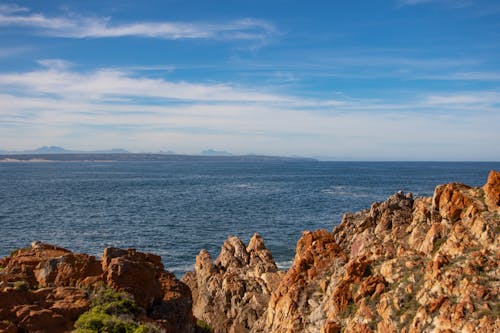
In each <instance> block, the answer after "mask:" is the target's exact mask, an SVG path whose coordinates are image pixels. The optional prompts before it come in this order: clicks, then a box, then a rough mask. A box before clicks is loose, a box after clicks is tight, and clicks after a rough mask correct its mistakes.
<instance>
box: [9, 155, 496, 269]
mask: <svg viewBox="0 0 500 333" xmlns="http://www.w3.org/2000/svg"><path fill="white" fill-rule="evenodd" d="M492 169H496V170H499V169H500V163H494V162H492V163H472V162H464V163H459V162H317V161H238V160H235V161H231V160H230V159H229V160H228V159H224V160H219V159H217V158H213V159H207V160H201V161H142V162H139V161H119V162H41V163H33V162H30V163H0V257H3V256H6V255H8V254H9V253H10V251H12V250H14V249H17V248H20V247H25V246H29V244H30V243H31V242H32V241H34V240H40V241H43V242H48V243H52V244H56V245H59V246H62V247H65V248H68V249H70V250H72V251H76V252H84V253H88V254H92V255H96V256H99V255H100V254H101V253H102V250H103V249H104V248H105V247H109V246H115V247H121V248H136V249H137V250H139V251H144V252H153V253H155V254H158V255H160V256H161V257H162V260H163V263H164V265H165V267H166V269H168V270H170V271H172V272H173V273H175V274H176V275H177V276H179V277H180V276H182V274H184V273H185V272H186V271H188V270H191V269H192V267H193V264H194V262H195V257H196V255H197V254H198V252H199V251H200V249H207V250H208V251H209V252H210V253H211V254H212V256H213V258H214V259H215V258H216V257H217V255H218V253H219V250H220V247H221V245H222V243H223V242H224V240H225V239H226V238H227V237H228V236H230V235H236V236H239V237H240V238H241V239H242V240H243V241H244V242H245V243H247V242H248V240H249V239H250V237H251V236H252V235H253V233H255V232H258V233H260V234H261V235H262V236H263V237H264V240H265V243H266V246H267V247H268V248H269V249H270V250H271V251H272V253H273V256H274V258H275V260H276V262H277V263H278V265H279V266H280V267H281V268H286V267H287V266H289V265H290V263H291V261H292V259H293V255H294V252H295V244H296V242H297V240H298V239H299V238H300V235H301V233H302V231H303V230H314V229H320V228H323V229H327V230H332V229H333V227H334V226H335V225H337V224H338V223H339V222H340V220H341V218H342V215H343V214H344V213H345V212H354V211H358V210H360V209H364V208H369V207H370V205H371V203H372V202H374V201H382V200H385V199H386V198H387V197H388V196H389V195H391V194H393V193H395V192H397V191H399V190H403V191H404V192H412V193H413V194H414V195H416V196H430V195H432V193H433V191H434V188H435V186H436V185H438V184H442V183H447V182H462V183H466V184H468V185H472V186H480V185H483V184H484V183H485V182H486V179H487V176H488V172H489V170H492Z"/></svg>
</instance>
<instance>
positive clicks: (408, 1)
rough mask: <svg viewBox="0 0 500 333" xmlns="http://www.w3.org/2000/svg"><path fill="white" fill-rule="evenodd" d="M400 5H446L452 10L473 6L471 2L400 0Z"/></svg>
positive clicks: (466, 0)
mask: <svg viewBox="0 0 500 333" xmlns="http://www.w3.org/2000/svg"><path fill="white" fill-rule="evenodd" d="M398 2H399V4H400V5H403V6H415V5H421V4H427V3H435V4H442V5H446V6H447V7H451V8H463V7H469V6H471V5H473V2H472V1H471V0H399V1H398Z"/></svg>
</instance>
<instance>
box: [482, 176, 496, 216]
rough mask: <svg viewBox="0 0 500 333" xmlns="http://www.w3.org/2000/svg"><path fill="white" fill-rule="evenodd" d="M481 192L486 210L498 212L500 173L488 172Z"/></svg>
mask: <svg viewBox="0 0 500 333" xmlns="http://www.w3.org/2000/svg"><path fill="white" fill-rule="evenodd" d="M483 190H484V193H485V201H486V204H487V205H488V208H489V209H490V210H492V211H494V210H496V211H497V212H500V172H495V171H491V172H490V174H489V176H488V181H487V182H486V184H485V185H484V187H483Z"/></svg>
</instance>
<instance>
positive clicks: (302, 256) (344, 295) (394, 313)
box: [184, 171, 500, 333]
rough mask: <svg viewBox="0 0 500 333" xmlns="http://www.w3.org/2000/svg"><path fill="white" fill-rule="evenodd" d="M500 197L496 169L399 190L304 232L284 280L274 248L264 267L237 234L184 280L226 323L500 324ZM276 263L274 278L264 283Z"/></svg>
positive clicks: (351, 328)
mask: <svg viewBox="0 0 500 333" xmlns="http://www.w3.org/2000/svg"><path fill="white" fill-rule="evenodd" d="M499 204H500V172H494V171H492V172H491V173H490V175H489V177H488V182H487V184H486V185H485V186H484V187H482V188H471V187H468V186H466V185H463V184H457V183H452V184H447V185H440V186H438V187H437V188H436V190H435V193H434V196H433V197H432V198H413V196H412V195H411V194H404V193H402V192H399V193H396V194H394V195H393V196H391V197H389V198H388V199H387V200H386V201H385V202H380V203H374V204H372V206H371V207H370V209H366V210H363V211H360V212H357V213H347V214H345V215H344V217H343V219H342V222H341V223H340V224H339V225H338V226H337V227H336V228H335V229H334V230H333V232H328V231H326V230H317V231H314V232H310V231H306V232H304V233H303V235H302V238H301V239H300V240H299V241H298V243H297V248H296V254H295V258H294V262H293V265H292V267H291V268H290V269H289V270H288V271H287V272H286V273H285V274H284V275H283V276H282V277H281V279H280V280H279V282H278V283H277V282H276V281H277V279H279V276H280V273H278V272H276V269H275V266H273V262H272V261H271V256H270V254H269V256H267V254H266V258H269V259H270V260H269V261H266V267H268V268H270V270H268V271H266V270H265V269H261V270H259V273H258V274H256V271H255V268H254V266H252V265H251V264H250V260H249V258H250V257H251V256H252V255H251V250H249V249H247V250H246V251H245V248H244V246H243V244H242V243H241V241H240V240H239V239H237V238H230V239H228V240H227V241H226V242H225V243H224V246H223V248H222V251H221V254H220V256H219V258H218V259H217V260H216V262H215V264H213V263H212V259H211V258H210V255H209V254H208V253H207V252H206V251H201V252H200V255H199V256H198V258H197V260H196V267H195V270H194V272H191V273H189V274H188V275H187V276H186V277H185V278H184V281H185V282H186V283H187V284H188V286H189V287H190V288H191V289H192V291H193V296H194V299H193V300H194V313H195V315H196V316H198V317H200V318H203V319H204V320H205V321H207V322H209V323H210V324H211V325H212V326H213V327H215V328H216V330H215V331H216V332H276V333H280V332H283V333H285V332H286V333H292V332H311V333H312V332H318V333H332V332H431V331H432V332H498V331H500V318H499V317H500V302H499V293H500V279H499V276H500V268H499V259H500V251H499V236H498V235H499V232H500V226H499V224H500V207H499ZM251 243H252V242H251ZM249 248H250V246H249ZM273 267H274V268H273ZM267 272H268V273H270V274H272V275H270V276H272V277H273V278H272V280H271V283H262V282H260V281H266V280H265V278H264V277H263V276H264V274H266V273H267ZM259 274H260V275H259ZM257 284H258V285H259V286H260V287H261V289H255V288H253V286H255V285H257ZM276 285H277V287H276V288H275V286H276ZM247 286H250V287H247ZM255 290H257V291H258V292H259V291H260V290H262V295H263V297H261V298H260V299H259V298H257V296H256V292H255ZM269 294H270V295H269ZM254 297H255V300H256V301H252V302H253V303H252V302H249V300H250V299H252V300H253V299H254ZM267 299H268V300H269V301H268V304H267V306H266V305H264V304H265V302H266V300H267ZM257 304H258V306H256V305H257ZM254 308H257V309H258V310H254V311H255V312H254V313H255V315H257V316H256V317H255V316H254V315H252V316H249V315H248V313H249V309H254ZM261 314H262V315H261ZM248 318H251V320H248Z"/></svg>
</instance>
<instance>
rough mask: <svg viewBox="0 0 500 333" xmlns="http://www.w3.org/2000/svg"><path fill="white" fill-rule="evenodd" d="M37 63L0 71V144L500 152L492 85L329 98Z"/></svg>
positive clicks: (340, 152)
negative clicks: (406, 96) (408, 95)
mask: <svg viewBox="0 0 500 333" xmlns="http://www.w3.org/2000/svg"><path fill="white" fill-rule="evenodd" d="M41 64H43V65H44V66H45V67H47V66H48V67H47V68H42V69H40V70H37V71H32V72H16V73H3V74H0V105H2V108H0V142H2V145H3V147H0V148H3V149H25V148H33V147H34V146H38V145H50V144H54V145H63V146H66V147H68V148H73V149H100V148H110V147H124V148H127V149H131V150H133V151H152V150H153V151H154V150H161V149H163V150H167V149H172V150H175V151H177V152H183V153H196V152H199V151H200V150H202V149H206V148H210V147H215V148H218V149H224V150H230V151H232V152H234V153H248V152H257V153H266V154H302V155H323V156H344V157H346V156H350V157H351V158H361V159H363V158H365V159H388V158H393V159H394V158H396V159H397V158H398V157H399V158H403V157H402V156H404V157H405V159H412V158H411V156H412V155H411V152H410V151H416V152H418V155H415V156H414V157H413V159H450V158H453V156H452V153H453V152H454V154H455V156H460V154H461V153H462V151H463V149H469V150H470V151H471V152H473V153H474V154H476V155H474V156H475V158H476V159H488V157H490V159H494V157H495V156H499V154H500V148H498V147H497V145H496V144H495V143H496V142H498V141H499V140H500V134H499V133H497V132H498V131H497V129H496V128H494V126H491V124H496V123H499V122H500V112H499V107H498V104H499V103H500V94H498V93H496V92H493V91H489V92H463V93H455V94H441V95H440V94H435V93H433V94H432V93H431V94H423V95H421V96H416V97H414V98H413V99H410V100H405V101H401V100H396V101H394V100H393V101H389V100H384V99H355V98H348V97H343V98H341V99H332V100H328V99H315V98H302V97H297V96H292V95H287V94H278V93H273V92H268V91H267V92H266V90H265V88H264V87H260V88H259V89H256V88H254V87H241V86H234V85H230V84H217V83H213V84H207V83H195V82H171V81H167V80H165V79H150V78H146V77H141V76H137V74H134V75H133V76H132V75H131V74H127V72H124V71H119V70H116V69H100V70H96V71H91V72H83V73H82V72H77V71H76V70H75V69H74V68H75V67H76V65H75V66H74V67H71V66H68V65H67V64H66V63H65V62H64V61H58V60H52V61H42V62H41ZM151 99H153V100H154V101H153V102H152V101H151ZM156 99H160V101H158V100H156ZM172 101H180V103H178V102H174V103H172ZM485 112H488V113H485ZM457 114H459V116H457ZM34 136H36V137H37V138H38V141H37V140H35V139H34ZM457 146H458V147H459V148H457ZM415 154H417V153H415ZM481 154H482V155H481ZM481 156H482V157H481ZM469 157H470V158H469ZM469 157H463V159H473V157H472V156H469ZM457 159H460V158H457Z"/></svg>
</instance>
